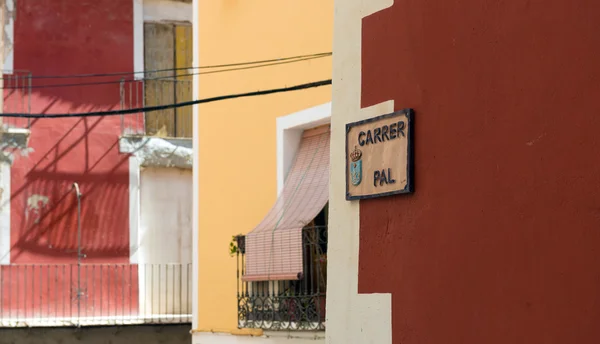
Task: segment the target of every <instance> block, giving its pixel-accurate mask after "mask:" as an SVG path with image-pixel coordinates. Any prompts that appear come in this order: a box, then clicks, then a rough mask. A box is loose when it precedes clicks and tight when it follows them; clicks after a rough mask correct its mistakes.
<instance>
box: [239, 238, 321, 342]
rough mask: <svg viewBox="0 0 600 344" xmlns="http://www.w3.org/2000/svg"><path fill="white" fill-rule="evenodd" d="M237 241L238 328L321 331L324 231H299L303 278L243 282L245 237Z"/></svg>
mask: <svg viewBox="0 0 600 344" xmlns="http://www.w3.org/2000/svg"><path fill="white" fill-rule="evenodd" d="M236 240H237V264H238V265H237V266H238V268H237V281H238V282H237V288H238V289H237V300H238V327H240V328H260V329H265V330H292V331H293V330H305V331H306V330H308V331H319V330H324V329H325V300H326V283H327V227H309V228H305V229H304V230H303V231H302V245H303V250H302V257H303V265H304V272H303V274H302V276H303V278H302V279H301V280H297V281H264V282H245V281H243V280H242V276H243V275H244V268H245V261H244V255H245V237H243V236H238V237H237V238H236Z"/></svg>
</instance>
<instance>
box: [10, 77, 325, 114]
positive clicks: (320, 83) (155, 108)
mask: <svg viewBox="0 0 600 344" xmlns="http://www.w3.org/2000/svg"><path fill="white" fill-rule="evenodd" d="M331 84H332V81H331V79H328V80H322V81H315V82H309V83H306V84H300V85H296V86H291V87H283V88H275V89H270V90H264V91H255V92H247V93H238V94H230V95H225V96H218V97H212V98H205V99H198V100H192V101H187V102H181V103H173V104H169V105H159V106H146V107H141V108H133V109H127V110H111V111H94V112H79V113H62V114H26V113H1V114H0V117H12V118H36V119H38V118H39V119H43V118H65V117H104V116H118V115H128V114H136V113H140V112H152V111H160V110H168V109H175V108H180V107H185V106H191V105H196V104H204V103H211V102H216V101H220V100H226V99H234V98H244V97H254V96H262V95H267V94H274V93H284V92H291V91H298V90H304V89H308V88H315V87H321V86H327V85H331Z"/></svg>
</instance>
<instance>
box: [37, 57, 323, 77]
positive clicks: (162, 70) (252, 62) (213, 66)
mask: <svg viewBox="0 0 600 344" xmlns="http://www.w3.org/2000/svg"><path fill="white" fill-rule="evenodd" d="M331 55H332V53H331V52H326V53H317V54H307V55H298V56H289V57H282V58H277V59H268V60H257V61H249V62H236V63H228V64H218V65H208V66H198V67H179V68H167V69H156V70H149V71H137V72H115V73H91V74H67V75H35V76H31V79H69V78H91V77H107V76H120V75H132V74H147V73H159V72H170V71H178V70H189V69H213V68H225V67H237V66H244V65H253V64H260V63H270V62H281V61H289V60H296V59H304V58H310V57H315V58H319V57H325V56H331Z"/></svg>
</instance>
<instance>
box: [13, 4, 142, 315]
mask: <svg viewBox="0 0 600 344" xmlns="http://www.w3.org/2000/svg"><path fill="white" fill-rule="evenodd" d="M16 6H17V8H16V13H17V20H16V21H15V27H14V37H15V41H14V47H13V49H14V67H15V69H17V70H26V71H30V72H31V73H32V74H33V75H34V76H43V75H66V74H76V73H90V72H94V73H109V72H127V71H132V69H133V38H132V37H133V31H132V17H133V14H132V1H114V0H81V1H72V0H45V1H38V0H20V1H17V2H16ZM112 80H117V81H118V77H116V78H115V77H112V78H111V77H99V78H68V79H33V82H32V84H33V88H32V95H31V112H32V113H46V114H51V113H65V112H79V111H81V112H85V111H94V110H108V109H116V108H118V106H119V84H118V83H113V84H104V85H93V86H78V87H44V85H55V84H73V83H90V82H106V81H112ZM7 92H8V91H7ZM24 101H26V100H24ZM5 106H7V104H6V103H5ZM119 133H120V118H119V117H117V116H113V117H104V118H99V117H94V118H72V119H67V118H63V119H47V120H32V122H31V136H30V139H29V147H30V149H29V151H28V154H15V155H14V156H13V160H14V161H13V165H12V171H11V214H10V215H11V217H10V221H11V225H10V228H11V251H10V258H11V259H10V260H11V263H13V264H24V263H27V264H62V263H75V262H76V259H77V258H76V257H77V255H76V252H77V243H76V239H77V221H76V216H77V211H76V210H77V208H76V204H77V202H76V197H75V193H74V192H73V190H72V187H71V185H72V183H73V182H77V183H79V186H80V188H81V192H82V194H83V197H82V223H81V227H82V233H83V234H82V247H83V253H84V254H85V255H86V257H85V259H84V262H85V263H98V262H102V263H128V261H129V220H128V219H129V205H128V204H129V199H128V197H129V196H128V190H129V189H128V183H129V174H128V156H127V155H126V154H120V153H119V147H118V136H119ZM17 153H19V152H17ZM128 269H129V268H128ZM67 270H68V267H67ZM50 271H51V268H49V267H48V266H46V267H42V268H39V270H37V271H36V272H33V271H32V270H31V268H30V270H27V269H24V267H23V266H21V267H18V266H14V265H13V266H5V267H3V271H2V273H3V276H13V278H12V279H11V284H12V291H7V289H6V288H4V289H3V294H2V299H3V301H4V305H5V307H9V308H10V307H11V306H6V305H8V303H7V302H6V301H7V300H12V301H13V306H14V307H17V308H19V307H21V308H23V307H31V308H34V309H35V308H40V306H39V305H37V306H36V304H32V305H31V306H29V305H27V306H24V305H26V303H25V302H26V301H25V300H29V299H31V297H30V298H29V299H26V293H24V292H23V290H21V294H20V296H19V297H20V299H17V298H16V296H15V295H14V293H15V290H18V289H19V288H24V286H23V283H25V282H24V281H29V282H28V283H36V287H35V288H36V289H33V287H32V286H31V285H29V286H28V290H29V288H31V290H32V293H34V294H36V295H38V294H40V293H42V294H43V295H42V296H40V298H39V300H41V301H40V302H43V303H44V305H47V304H52V305H53V304H54V303H55V302H57V298H61V297H64V299H65V300H66V301H67V302H68V300H72V299H73V295H72V294H70V293H71V292H72V290H74V289H73V288H74V287H73V285H71V282H72V280H71V277H68V276H69V275H68V274H69V272H68V271H67V272H65V273H63V272H56V271H54V272H50ZM105 271H108V272H106V275H104V276H103V277H104V279H105V281H106V278H107V277H108V276H111V277H109V278H112V279H113V281H114V278H115V277H114V275H116V274H117V272H116V270H114V271H113V269H111V268H106V269H105ZM118 274H121V272H118ZM132 274H133V275H135V274H137V273H136V272H135V271H133V272H132ZM40 276H41V277H40ZM34 277H35V278H34ZM99 278H101V277H99V275H98V274H97V275H96V277H93V276H92V275H91V273H90V276H89V278H88V277H86V280H85V281H84V283H83V284H84V285H92V284H95V282H96V281H95V280H96V279H99ZM54 279H58V282H56V285H57V286H56V287H55V286H53V287H52V290H50V289H49V288H50V287H48V290H49V291H45V290H44V291H41V289H39V290H38V289H37V288H38V287H39V286H37V285H38V284H40V285H41V284H42V283H44V285H49V283H48V281H49V280H53V282H54ZM5 281H6V279H5ZM31 281H35V282H31ZM61 283H62V284H61ZM98 285H99V284H98ZM133 288H134V290H135V287H133ZM55 289H56V290H58V291H60V290H63V291H65V290H66V294H65V295H64V296H60V294H56V293H57V292H56V291H54V290H55ZM8 290H10V289H8ZM107 290H108V287H107ZM48 293H50V294H52V293H54V294H53V296H52V295H48ZM29 296H31V295H29ZM93 298H94V296H89V297H88V299H89V301H90V303H91V302H92V299H93ZM37 300H38V298H37V297H36V302H37ZM53 307H54V306H53ZM134 307H135V305H134ZM66 308H67V309H68V308H69V305H68V304H67V305H66ZM7 310H8V308H7V309H5V313H4V314H5V315H6V314H7V313H6V311H7ZM21 311H23V309H21ZM29 311H30V312H31V309H29ZM105 311H106V308H105ZM13 314H14V313H13ZM29 314H30V315H31V314H32V313H29ZM92 314H93V313H92ZM21 315H23V313H21Z"/></svg>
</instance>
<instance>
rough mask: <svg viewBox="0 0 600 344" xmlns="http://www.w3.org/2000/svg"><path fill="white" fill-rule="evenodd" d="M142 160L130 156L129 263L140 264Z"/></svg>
mask: <svg viewBox="0 0 600 344" xmlns="http://www.w3.org/2000/svg"><path fill="white" fill-rule="evenodd" d="M139 248H140V162H139V160H138V158H136V157H135V156H130V157H129V263H130V264H139V263H142V262H143V260H142V259H141V257H140V251H139ZM140 290H142V289H141V286H140Z"/></svg>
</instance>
